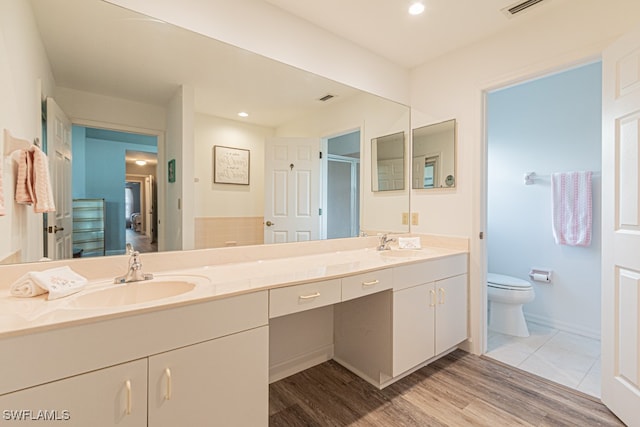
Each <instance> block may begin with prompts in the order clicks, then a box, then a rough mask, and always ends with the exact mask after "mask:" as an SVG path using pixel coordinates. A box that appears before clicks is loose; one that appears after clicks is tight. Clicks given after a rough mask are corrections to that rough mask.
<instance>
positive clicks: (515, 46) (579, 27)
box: [411, 0, 640, 352]
mask: <svg viewBox="0 0 640 427" xmlns="http://www.w3.org/2000/svg"><path fill="white" fill-rule="evenodd" d="M574 5H575V2H568V3H567V4H565V5H562V6H559V7H558V8H556V9H555V13H554V15H553V16H552V17H549V18H547V19H546V20H543V19H542V18H541V20H538V22H536V21H533V22H530V23H528V24H526V25H525V24H523V25H521V26H518V27H516V28H514V29H513V30H511V31H509V32H508V33H505V34H497V35H494V36H492V37H490V38H487V39H485V40H482V41H479V42H478V43H476V44H474V45H472V46H469V47H468V48H465V49H460V50H458V51H455V52H452V53H451V54H448V55H445V56H442V57H440V58H438V59H436V60H434V61H430V62H428V63H426V64H423V65H421V66H420V67H417V68H416V69H414V70H412V75H411V106H412V126H413V127H418V126H422V125H425V124H429V123H435V122H440V121H443V120H447V119H450V118H456V119H458V148H459V150H458V152H459V155H458V163H457V166H458V169H457V170H458V172H457V175H458V179H457V181H456V185H457V187H456V189H455V190H453V191H447V192H442V193H441V192H413V193H412V196H411V204H412V210H413V211H419V212H420V213H421V214H420V218H421V220H420V225H419V226H417V227H412V231H415V232H426V233H437V234H452V235H459V236H467V237H470V238H471V240H470V243H471V245H470V246H471V256H470V283H471V289H470V302H471V307H470V326H471V330H470V332H471V336H472V342H471V345H472V350H473V351H476V352H480V351H482V346H483V341H482V340H483V338H482V337H483V334H482V328H483V326H482V325H483V323H484V317H485V311H484V304H485V298H486V297H485V295H484V292H485V291H484V285H483V283H482V281H483V278H484V270H485V266H486V259H485V258H484V256H485V252H484V245H485V241H484V240H480V239H479V238H478V236H479V233H480V232H481V231H486V230H485V226H484V208H483V203H484V197H485V193H484V189H483V186H484V167H483V165H484V162H485V154H484V132H485V130H484V117H483V114H484V104H483V103H484V97H483V91H485V90H488V89H494V88H497V87H501V86H505V85H507V84H513V83H515V82H517V81H522V80H524V79H527V78H531V77H534V76H538V75H541V74H543V73H547V72H550V71H555V70H558V69H561V68H565V67H568V66H570V65H574V64H576V63H581V62H586V61H587V60H590V59H593V58H595V57H598V56H599V55H600V52H601V51H602V49H603V48H604V47H605V46H607V45H608V44H609V43H610V42H611V41H612V40H613V39H615V38H616V37H618V36H619V35H620V34H622V33H624V32H625V31H627V30H628V29H629V28H631V27H632V26H634V25H636V24H637V23H638V22H640V18H639V17H640V2H637V1H635V0H612V1H607V2H602V1H598V0H584V1H581V2H580V6H581V9H580V11H579V13H577V12H576V10H575V8H574V7H573V6H574ZM516 19H517V18H516Z"/></svg>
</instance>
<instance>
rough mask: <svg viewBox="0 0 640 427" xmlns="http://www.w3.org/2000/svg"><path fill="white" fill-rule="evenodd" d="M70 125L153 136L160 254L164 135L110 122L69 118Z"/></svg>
mask: <svg viewBox="0 0 640 427" xmlns="http://www.w3.org/2000/svg"><path fill="white" fill-rule="evenodd" d="M71 125H72V126H73V125H76V126H84V127H88V128H95V129H105V130H111V131H116V132H128V133H137V134H142V135H149V136H155V137H156V141H157V147H156V148H157V156H158V165H157V167H156V193H157V200H156V218H155V220H156V224H155V225H156V230H157V243H158V252H162V251H164V250H165V247H166V241H165V239H166V235H165V233H164V232H163V227H162V226H161V225H163V224H166V221H165V218H166V209H167V202H166V197H165V191H166V190H167V184H166V182H167V169H166V168H164V167H162V165H164V164H166V154H165V145H164V144H165V142H164V141H165V135H164V131H160V130H156V129H147V128H140V127H136V126H129V125H123V124H116V123H111V122H102V121H99V120H86V119H81V118H78V119H75V118H71Z"/></svg>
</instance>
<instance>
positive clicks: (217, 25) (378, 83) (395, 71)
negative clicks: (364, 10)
mask: <svg viewBox="0 0 640 427" xmlns="http://www.w3.org/2000/svg"><path fill="white" fill-rule="evenodd" d="M107 1H109V2H110V3H114V4H118V5H120V6H123V7H127V8H129V9H132V10H135V11H137V12H140V13H144V14H147V15H150V16H153V17H155V18H159V19H162V20H164V21H167V22H170V23H172V24H176V25H179V26H181V27H184V28H187V29H189V30H192V31H196V32H199V33H201V34H204V35H206V36H209V37H212V38H215V39H217V40H220V41H223V42H226V43H229V44H231V45H235V46H238V47H241V48H244V49H247V50H250V51H253V52H255V53H258V54H261V55H264V56H266V57H269V58H273V59H276V60H278V61H280V62H283V63H285V64H290V65H293V66H295V67H298V68H301V69H303V70H305V71H310V72H312V73H315V74H319V75H321V76H324V77H327V78H330V79H333V80H335V81H338V82H340V83H344V84H347V85H349V86H353V87H356V88H358V89H362V90H365V91H368V92H371V93H375V94H377V95H380V96H384V97H386V98H389V99H394V100H396V101H398V102H403V103H405V104H406V103H408V100H409V73H408V71H407V70H405V69H403V68H402V67H400V66H398V65H395V64H393V63H391V62H390V61H387V60H385V59H383V58H380V57H379V56H376V55H374V54H373V53H371V52H369V51H368V50H366V49H363V48H361V47H359V46H357V45H355V44H353V43H350V42H347V41H346V40H344V39H341V38H339V37H337V36H335V35H333V34H331V33H329V32H327V31H325V30H323V29H321V28H319V27H315V26H313V25H312V24H310V23H309V22H308V21H305V20H303V19H300V18H297V17H295V16H293V15H290V14H288V13H286V12H284V11H283V10H282V9H279V8H277V7H276V6H273V5H271V4H269V3H267V2H264V1H256V0H243V1H201V0H182V1H179V2H178V1H173V0H157V1H149V0H107Z"/></svg>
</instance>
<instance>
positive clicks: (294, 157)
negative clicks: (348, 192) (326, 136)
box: [264, 137, 320, 243]
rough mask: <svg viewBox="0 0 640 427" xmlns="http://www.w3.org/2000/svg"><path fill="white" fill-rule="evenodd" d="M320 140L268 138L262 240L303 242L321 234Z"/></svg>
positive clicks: (316, 237) (315, 238)
mask: <svg viewBox="0 0 640 427" xmlns="http://www.w3.org/2000/svg"><path fill="white" fill-rule="evenodd" d="M319 153H320V141H319V140H318V139H316V138H275V137H274V138H267V140H266V144H265V164H264V173H265V180H264V192H265V194H264V243H287V242H305V241H309V240H317V239H318V236H319V235H320V210H319V208H320V156H319Z"/></svg>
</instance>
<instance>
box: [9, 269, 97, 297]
mask: <svg viewBox="0 0 640 427" xmlns="http://www.w3.org/2000/svg"><path fill="white" fill-rule="evenodd" d="M86 284H87V279H85V278H84V277H82V276H80V275H79V274H77V273H76V272H74V271H73V270H71V269H70V268H69V267H68V266H64V267H58V268H51V269H49V270H44V271H30V272H29V273H26V274H25V275H24V276H22V277H21V278H19V279H18V280H16V281H15V282H14V283H13V284H12V285H11V288H10V293H11V295H13V296H16V297H35V296H38V295H42V294H44V293H46V292H49V295H48V297H47V299H50V300H52V299H56V298H62V297H65V296H67V295H71V294H74V293H76V292H80V291H81V290H82V288H84V287H85V286H86Z"/></svg>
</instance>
